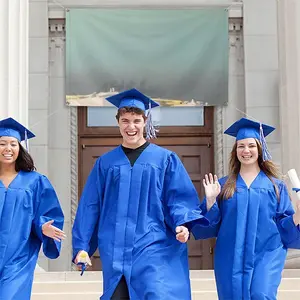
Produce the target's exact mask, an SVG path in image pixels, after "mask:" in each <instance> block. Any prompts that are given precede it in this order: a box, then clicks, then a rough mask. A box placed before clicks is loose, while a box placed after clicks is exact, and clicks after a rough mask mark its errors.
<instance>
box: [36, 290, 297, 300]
mask: <svg viewBox="0 0 300 300" xmlns="http://www.w3.org/2000/svg"><path fill="white" fill-rule="evenodd" d="M192 298H193V300H203V299H205V300H218V297H217V293H216V292H215V291H199V292H193V293H192ZM53 299H55V300H82V299H84V300H99V294H98V293H91V292H81V293H34V294H33V295H32V297H31V300H53ZM299 299H300V291H290V290H284V291H279V292H278V297H277V300H299Z"/></svg>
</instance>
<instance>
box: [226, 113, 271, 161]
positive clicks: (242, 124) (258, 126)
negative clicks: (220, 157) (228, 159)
mask: <svg viewBox="0 0 300 300" xmlns="http://www.w3.org/2000/svg"><path fill="white" fill-rule="evenodd" d="M273 130H275V128H274V127H272V126H269V125H266V124H262V123H259V122H255V121H252V120H249V119H246V118H241V119H240V120H238V121H236V122H235V123H233V124H232V125H231V126H230V127H229V128H227V129H226V130H225V132H224V133H225V134H228V135H231V136H233V137H235V138H236V141H239V140H243V139H247V138H255V139H258V140H259V141H260V143H261V145H262V150H263V160H264V161H266V160H271V158H272V157H271V155H270V153H269V151H268V148H267V143H266V139H265V137H266V136H267V135H269V134H270V133H271V132H272V131H273Z"/></svg>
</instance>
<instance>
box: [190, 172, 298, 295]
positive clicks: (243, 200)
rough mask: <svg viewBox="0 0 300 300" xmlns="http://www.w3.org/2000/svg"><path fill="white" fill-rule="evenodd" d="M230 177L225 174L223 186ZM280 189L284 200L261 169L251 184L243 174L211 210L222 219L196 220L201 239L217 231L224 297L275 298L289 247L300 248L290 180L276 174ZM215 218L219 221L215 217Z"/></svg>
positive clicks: (217, 264)
mask: <svg viewBox="0 0 300 300" xmlns="http://www.w3.org/2000/svg"><path fill="white" fill-rule="evenodd" d="M226 179H227V178H222V179H221V180H220V184H221V186H223V185H224V183H225V182H226ZM274 182H275V184H276V185H277V186H278V190H279V193H280V202H278V199H277V196H276V192H275V189H274V186H273V183H272V182H271V180H270V179H269V178H268V177H267V176H266V175H265V174H264V173H263V172H262V171H261V172H260V173H259V174H258V176H257V177H256V179H255V180H254V181H253V183H252V184H251V186H250V188H249V189H248V187H247V186H246V184H245V182H244V180H243V179H242V177H241V176H240V175H238V178H237V182H236V192H235V193H234V195H233V197H232V198H230V199H228V200H221V201H218V203H219V205H218V204H217V203H215V204H214V206H213V207H212V208H211V210H210V211H209V212H207V210H206V201H205V200H204V202H203V203H202V205H201V208H202V209H203V211H202V213H203V214H204V215H205V216H207V217H208V216H210V217H211V216H214V218H215V219H216V218H218V219H219V222H218V223H217V222H215V223H214V225H213V226H208V227H207V228H203V227H202V226H198V227H197V225H195V226H194V228H193V232H194V235H195V237H196V238H197V239H200V238H210V237H217V242H216V249H215V276H216V282H217V289H218V295H219V299H220V300H241V299H244V300H247V299H249V300H250V299H251V300H259V299H269V300H275V299H276V294H277V289H278V286H279V284H280V280H281V272H282V269H283V267H284V262H285V258H286V254H287V248H298V249H300V229H299V226H295V224H294V222H293V218H292V215H293V214H294V210H293V207H292V203H291V200H290V198H289V195H288V192H287V188H286V186H285V184H284V183H283V182H282V181H280V180H278V179H274ZM211 224H213V223H211Z"/></svg>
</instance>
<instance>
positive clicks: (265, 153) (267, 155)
mask: <svg viewBox="0 0 300 300" xmlns="http://www.w3.org/2000/svg"><path fill="white" fill-rule="evenodd" d="M259 139H260V143H261V147H262V159H263V161H267V160H272V156H271V154H270V152H269V150H268V146H267V142H266V139H265V136H264V131H263V128H262V124H261V123H260V125H259Z"/></svg>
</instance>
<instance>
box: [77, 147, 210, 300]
mask: <svg viewBox="0 0 300 300" xmlns="http://www.w3.org/2000/svg"><path fill="white" fill-rule="evenodd" d="M199 207H200V201H199V199H198V195H197V192H196V190H195V188H194V186H193V184H192V182H191V180H190V178H189V175H188V174H187V172H186V170H185V169H184V167H183V165H182V163H181V161H180V159H179V158H178V157H177V156H176V154H174V153H172V152H170V151H168V150H166V149H164V148H161V147H158V146H156V145H154V144H150V145H149V146H148V147H147V148H146V149H145V150H144V151H143V152H142V153H141V155H140V156H139V157H138V159H137V160H136V162H135V163H134V165H133V167H131V165H130V162H129V160H128V159H127V157H126V155H125V154H124V152H123V150H122V148H121V147H120V146H119V147H117V148H116V149H114V150H112V151H111V152H108V153H106V154H105V155H103V156H102V157H100V158H98V160H97V161H96V163H95V166H94V168H93V169H92V171H91V173H90V175H89V177H88V179H87V182H86V185H85V188H84V191H83V194H82V197H81V199H80V202H79V207H78V211H77V214H76V218H75V223H74V227H73V251H74V256H73V257H75V256H76V254H77V253H78V251H79V250H85V251H87V252H88V253H89V255H90V256H91V255H92V254H93V253H94V252H95V250H96V248H97V246H98V248H99V253H100V257H101V261H102V268H103V276H104V293H103V295H102V297H101V299H102V300H106V299H107V300H108V299H110V297H111V296H112V294H113V292H114V290H115V288H116V286H117V284H118V282H119V280H120V279H121V277H122V276H123V275H124V277H125V279H126V282H127V285H128V289H129V294H130V299H132V300H141V299H149V300H150V299H153V300H154V299H155V300H157V299H168V300H173V299H174V300H175V299H177V300H182V299H185V300H188V299H191V292H190V281H189V267H188V255H187V245H186V244H182V243H180V242H179V241H177V240H176V233H175V228H176V226H178V225H182V224H188V222H190V221H192V220H196V219H201V218H203V217H202V215H201V211H200V208H199ZM203 222H204V223H205V222H206V220H204V219H203Z"/></svg>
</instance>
